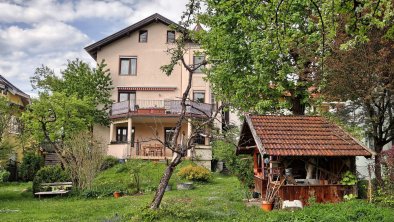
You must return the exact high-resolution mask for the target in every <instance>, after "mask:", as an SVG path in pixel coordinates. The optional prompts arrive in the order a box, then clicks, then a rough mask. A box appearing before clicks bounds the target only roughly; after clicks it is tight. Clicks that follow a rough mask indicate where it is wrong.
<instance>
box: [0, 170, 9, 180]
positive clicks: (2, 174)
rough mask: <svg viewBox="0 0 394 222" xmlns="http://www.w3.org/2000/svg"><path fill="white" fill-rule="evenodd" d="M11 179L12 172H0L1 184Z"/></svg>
mask: <svg viewBox="0 0 394 222" xmlns="http://www.w3.org/2000/svg"><path fill="white" fill-rule="evenodd" d="M9 177H10V172H8V171H7V170H0V182H7V181H8V178H9Z"/></svg>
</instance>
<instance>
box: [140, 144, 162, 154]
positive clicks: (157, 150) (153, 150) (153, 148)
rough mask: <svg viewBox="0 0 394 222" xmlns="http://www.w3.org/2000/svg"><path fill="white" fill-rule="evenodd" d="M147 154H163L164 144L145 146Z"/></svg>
mask: <svg viewBox="0 0 394 222" xmlns="http://www.w3.org/2000/svg"><path fill="white" fill-rule="evenodd" d="M144 155H145V156H163V146H161V145H147V146H145V147H144Z"/></svg>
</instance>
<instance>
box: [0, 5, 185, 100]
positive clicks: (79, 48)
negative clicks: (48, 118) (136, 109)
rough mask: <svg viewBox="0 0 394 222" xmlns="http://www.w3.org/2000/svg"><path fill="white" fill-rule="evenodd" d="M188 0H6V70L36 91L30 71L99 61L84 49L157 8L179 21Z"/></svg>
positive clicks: (1, 56) (2, 21) (0, 65)
mask: <svg viewBox="0 0 394 222" xmlns="http://www.w3.org/2000/svg"><path fill="white" fill-rule="evenodd" d="M187 1H188V0H0V12H1V13H0V74H1V75H3V76H4V77H5V78H6V79H8V80H9V81H10V82H11V83H13V84H14V85H15V86H17V87H18V88H19V89H21V90H22V91H24V92H25V93H27V94H30V95H31V96H33V97H35V96H36V92H34V91H32V88H31V85H30V77H31V76H33V74H34V71H35V69H36V68H37V67H41V66H42V65H45V66H48V67H50V68H51V69H53V70H54V71H55V72H56V73H57V74H59V73H60V72H61V70H64V69H65V67H66V64H67V60H73V59H75V58H79V59H82V60H83V61H86V62H88V63H90V64H91V65H92V66H94V65H95V62H94V60H93V59H92V58H91V57H90V56H89V54H88V53H87V52H86V51H85V50H84V49H83V48H84V47H86V46H87V45H90V44H91V43H94V42H96V41H98V40H100V39H102V38H104V37H106V36H108V35H111V34H113V33H115V32H117V31H119V30H121V29H123V28H125V27H128V26H130V25H132V24H133V23H135V22H138V21H140V20H142V19H144V18H146V17H148V16H150V15H152V14H154V13H159V14H161V15H163V16H164V17H166V18H168V19H170V20H172V21H174V22H178V21H179V20H180V16H181V14H182V12H183V11H184V9H185V4H186V3H187Z"/></svg>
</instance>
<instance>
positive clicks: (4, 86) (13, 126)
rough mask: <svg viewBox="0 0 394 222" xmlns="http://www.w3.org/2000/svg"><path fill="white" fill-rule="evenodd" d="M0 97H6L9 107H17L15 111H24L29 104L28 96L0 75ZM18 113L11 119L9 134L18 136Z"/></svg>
mask: <svg viewBox="0 0 394 222" xmlns="http://www.w3.org/2000/svg"><path fill="white" fill-rule="evenodd" d="M0 96H3V97H6V98H7V100H8V101H9V103H10V105H11V106H15V107H17V110H21V111H22V110H24V109H25V107H26V106H27V105H28V104H30V96H29V95H27V94H26V93H24V92H23V91H22V90H20V89H18V88H17V87H16V86H14V85H13V84H12V83H11V82H9V81H8V80H7V79H6V78H4V77H3V76H2V75H0ZM18 116H19V113H15V115H13V116H12V117H11V122H10V126H9V133H11V134H18V133H19V132H20V124H19V119H18Z"/></svg>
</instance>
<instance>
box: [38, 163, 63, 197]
mask: <svg viewBox="0 0 394 222" xmlns="http://www.w3.org/2000/svg"><path fill="white" fill-rule="evenodd" d="M68 181H70V176H69V175H68V174H67V173H66V172H65V171H64V170H63V169H62V168H61V167H60V166H59V165H56V166H45V167H43V168H41V169H40V170H39V171H38V172H37V174H36V176H35V177H34V180H33V193H35V192H39V191H41V190H40V184H41V183H54V182H68Z"/></svg>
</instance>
